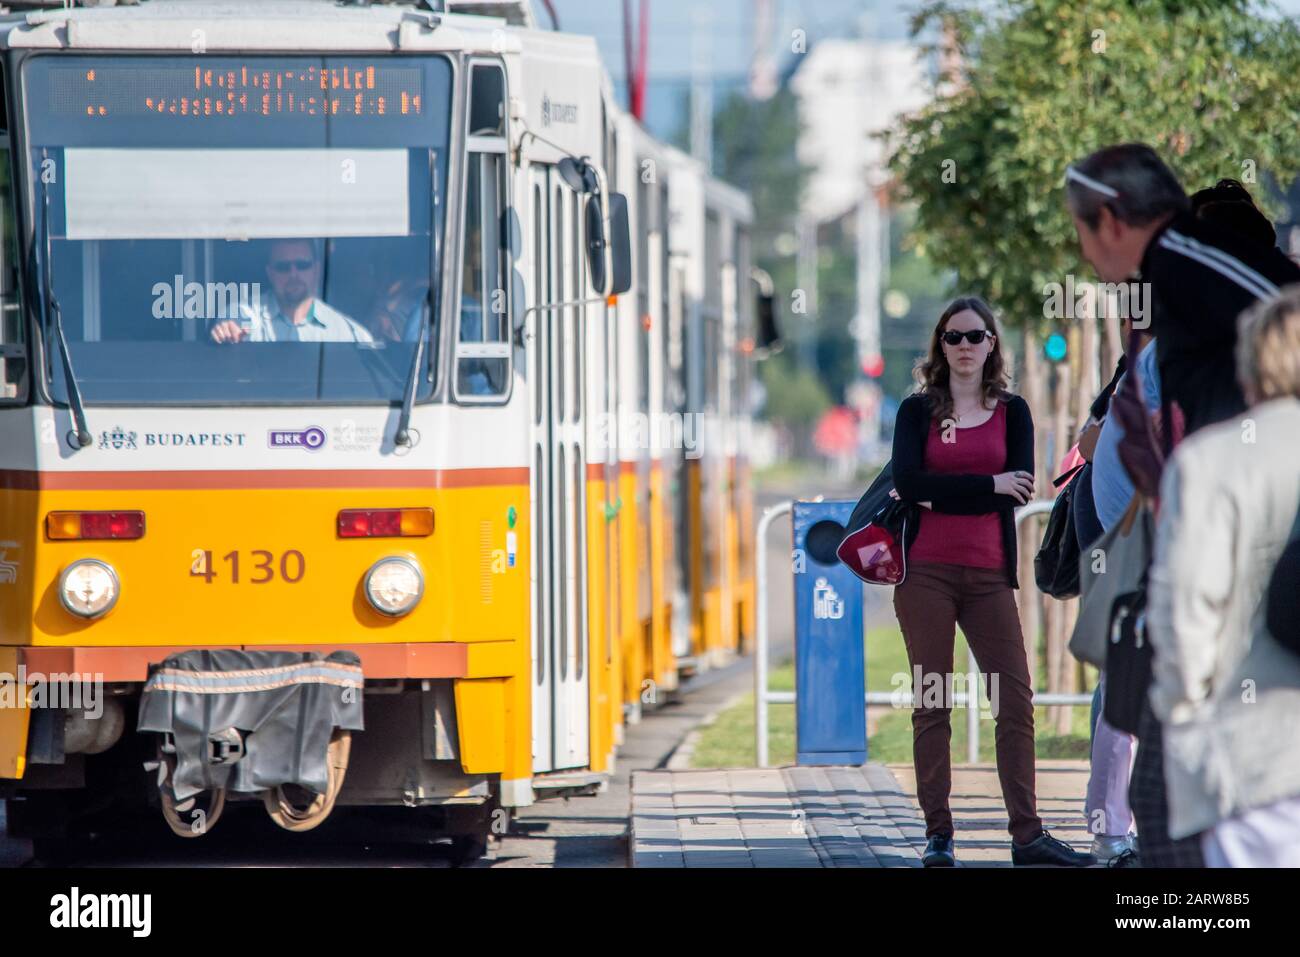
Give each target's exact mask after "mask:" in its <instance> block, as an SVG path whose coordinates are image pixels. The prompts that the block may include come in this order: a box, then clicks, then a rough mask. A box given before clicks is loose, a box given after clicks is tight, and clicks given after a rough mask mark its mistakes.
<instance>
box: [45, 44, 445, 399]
mask: <svg viewBox="0 0 1300 957" xmlns="http://www.w3.org/2000/svg"><path fill="white" fill-rule="evenodd" d="M24 79H25V93H24V97H25V112H26V115H27V129H28V157H29V162H30V183H31V188H32V196H33V200H34V210H33V212H34V217H33V226H34V235H35V243H34V250H33V251H34V256H35V262H36V264H37V268H38V275H39V278H40V281H39V283H38V285H39V287H40V288H39V289H38V290H37V291H36V292H37V298H38V299H39V301H40V303H41V307H42V308H41V315H42V317H43V320H42V321H43V322H44V323H45V329H46V335H45V341H46V343H48V344H49V348H47V349H46V350H45V373H46V381H47V382H48V383H49V386H50V392H51V395H52V397H53V398H54V399H55V400H57V401H61V402H62V401H67V398H68V387H67V382H66V379H65V370H64V368H63V363H62V362H61V361H60V354H59V351H58V348H57V332H58V329H57V326H56V316H58V323H57V324H58V325H61V326H62V332H63V335H64V337H65V339H66V341H67V344H68V351H69V354H70V356H71V359H72V365H73V370H74V375H75V377H76V381H77V384H78V385H79V387H80V390H81V394H82V398H83V400H84V402H85V403H86V404H87V405H94V404H97V403H98V404H220V405H227V404H240V403H253V404H259V403H268V404H274V403H312V402H318V403H368V402H375V403H378V402H393V401H398V400H400V399H401V397H402V395H403V394H404V389H405V386H406V382H407V379H408V377H409V376H410V373H411V365H412V361H413V359H414V351H415V349H416V347H417V344H418V342H419V340H420V337H421V336H423V337H424V341H425V355H426V356H427V357H428V367H427V369H428V372H427V374H422V375H420V377H419V387H420V388H419V392H418V395H419V396H420V397H427V396H428V395H429V394H430V393H431V391H432V389H433V386H434V383H433V381H432V378H433V373H432V370H434V369H436V368H437V349H436V344H437V340H438V336H437V327H438V316H437V303H438V291H439V290H438V275H439V270H438V265H439V262H438V260H439V256H440V248H439V242H438V237H439V236H440V235H441V232H442V218H443V215H444V209H445V205H446V204H445V203H444V202H443V201H442V200H441V197H443V196H445V195H446V180H447V150H448V136H449V121H448V118H449V114H450V102H451V100H450V95H451V67H450V64H449V62H448V61H447V60H446V59H445V58H442V57H425V58H414V57H403V58H396V57H388V58H385V57H369V58H358V57H355V56H348V57H321V56H312V57H305V56H247V57H219V56H210V55H204V56H196V57H162V56H151V57H146V56H125V57H113V58H108V59H106V58H103V57H97V58H90V57H66V56H57V57H56V56H37V57H34V58H32V60H31V61H29V62H28V64H27V65H26V67H25V70H24Z"/></svg>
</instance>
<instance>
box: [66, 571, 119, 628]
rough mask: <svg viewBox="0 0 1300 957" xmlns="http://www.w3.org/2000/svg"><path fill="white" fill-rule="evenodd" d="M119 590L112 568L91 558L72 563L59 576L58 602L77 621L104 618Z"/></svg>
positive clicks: (114, 601) (113, 603)
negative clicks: (77, 619) (76, 618)
mask: <svg viewBox="0 0 1300 957" xmlns="http://www.w3.org/2000/svg"><path fill="white" fill-rule="evenodd" d="M121 590H122V589H121V586H120V585H119V584H118V580H117V572H115V571H113V566H112V565H109V564H107V563H106V562H101V561H98V560H97V559H94V558H87V559H83V560H82V561H79V562H73V563H72V564H71V565H69V566H68V567H67V568H65V569H64V570H63V574H62V575H60V576H59V601H61V602H62V603H63V607H64V608H66V609H68V611H70V612H72V614H74V615H76V616H77V617H78V618H99V617H100V616H102V615H106V614H108V613H109V612H110V611H111V610H112V608H113V606H114V605H115V604H117V596H118V593H119V592H120V591H121Z"/></svg>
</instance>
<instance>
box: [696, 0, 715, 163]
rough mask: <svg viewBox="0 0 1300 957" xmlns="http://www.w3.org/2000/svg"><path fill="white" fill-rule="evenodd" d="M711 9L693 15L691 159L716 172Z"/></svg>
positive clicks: (700, 10) (697, 11)
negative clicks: (711, 64)
mask: <svg viewBox="0 0 1300 957" xmlns="http://www.w3.org/2000/svg"><path fill="white" fill-rule="evenodd" d="M711 21H712V17H711V16H710V13H709V9H708V7H704V6H696V7H695V8H694V9H693V10H692V11H691V155H692V156H694V157H695V158H696V159H697V160H699V161H700V162H701V163H702V164H703V165H704V169H705V171H706V172H709V173H712V172H713V77H712V75H711V74H710V72H709V64H710V62H711V60H712V58H713V51H712V42H711V40H710V31H711V29H712V22H711Z"/></svg>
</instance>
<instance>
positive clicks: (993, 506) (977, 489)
mask: <svg viewBox="0 0 1300 957" xmlns="http://www.w3.org/2000/svg"><path fill="white" fill-rule="evenodd" d="M1006 402H1007V461H1006V464H1005V466H1004V467H1003V469H1002V471H1003V472H1015V471H1024V472H1029V473H1031V474H1032V473H1033V471H1034V419H1033V416H1032V415H1031V414H1030V412H1029V403H1027V402H1026V401H1025V400H1024V399H1022V398H1020V396H1018V395H1013V396H1011V398H1009V399H1008V400H1006ZM930 420H931V416H930V402H929V399H927V398H926V397H925V396H924V395H909V396H908V397H907V398H906V399H904V400H903V401H902V404H901V405H899V407H898V416H897V418H896V419H895V420H894V455H893V459H892V465H893V470H894V488H895V489H897V490H898V497H899V498H900V499H902V500H903V501H904V502H929V503H930V504H931V505H932V506H933V507H934V510H935V511H936V512H947V513H948V514H950V515H985V514H987V513H989V512H997V513H998V515H999V516H1000V517H1001V520H1002V557H1003V568H1004V570H1005V571H1006V576H1007V584H1009V585H1010V586H1011V587H1012V588H1019V587H1020V580H1019V578H1018V577H1017V574H1016V569H1017V565H1018V555H1017V548H1016V513H1015V508H1016V506H1017V505H1019V504H1020V503H1019V502H1017V501H1016V499H1015V498H1014V497H1012V496H1010V495H1001V494H999V493H996V492H994V491H993V476H992V475H944V474H941V473H939V472H929V471H926V469H925V443H926V439H927V438H928V436H929V434H930ZM921 521H925V518H924V516H923V517H922V519H921Z"/></svg>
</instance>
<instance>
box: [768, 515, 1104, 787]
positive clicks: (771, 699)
mask: <svg viewBox="0 0 1300 957" xmlns="http://www.w3.org/2000/svg"><path fill="white" fill-rule="evenodd" d="M1054 504H1055V500H1054V499H1039V500H1037V501H1033V502H1029V503H1028V504H1027V505H1024V506H1022V507H1021V508H1019V509H1017V510H1016V531H1017V532H1019V531H1020V523H1021V522H1022V521H1024V520H1025V519H1026V518H1029V517H1030V516H1033V515H1041V514H1043V513H1044V512H1050V511H1051V510H1052V506H1053V505H1054ZM793 508H794V502H792V501H791V502H781V503H779V504H777V505H772V506H769V507H768V508H766V509H764V510H763V515H762V517H761V518H759V520H758V530H757V533H756V535H755V547H756V548H757V549H758V555H757V556H756V563H757V567H756V569H755V582H754V587H755V590H756V591H757V595H756V596H755V597H756V599H757V601H756V605H757V607H756V608H755V611H756V613H757V614H756V617H757V618H758V621H757V623H756V624H757V635H756V637H755V647H754V737H755V744H756V746H757V747H756V750H757V756H758V766H759V767H760V768H765V767H767V766H768V749H767V729H768V721H767V717H768V705H773V704H794V703H795V698H796V693H795V692H794V691H772V690H770V689H769V688H768V687H767V674H768V672H767V669H768V661H767V649H768V639H767V617H768V615H767V595H768V587H767V584H768V582H767V547H766V542H767V532H768V529H769V528H771V526H772V522H773V521H775V520H776V519H777V518H779V517H780V516H782V515H788V514H790V512H791V511H792V510H793ZM792 546H793V543H792ZM864 637H865V636H864ZM966 669H967V671H966V673H967V674H968V675H978V674H979V665H978V664H977V663H976V661H975V652H974V651H972V650H971V649H970V646H969V645H968V646H967V648H966ZM968 697H971V698H974V700H973V701H968V700H967V699H968ZM952 703H953V706H954V707H958V708H971V709H972V710H974V709H977V708H978V707H979V694H978V692H977V693H976V694H974V695H970V696H968V695H967V694H966V693H965V692H962V693H958V694H954V695H952ZM1091 703H1092V695H1091V694H1060V693H1055V692H1034V704H1035V705H1067V706H1075V705H1085V704H1091ZM873 704H875V705H880V704H887V705H893V706H894V707H911V706H912V704H913V699H912V694H911V693H910V692H904V693H900V692H897V691H868V692H867V693H866V700H865V701H864V706H865V705H873ZM979 753H980V722H979V719H978V718H976V719H975V720H971V718H970V716H967V720H966V760H967V761H968V762H970V763H971V764H974V763H976V762H977V761H978V760H979Z"/></svg>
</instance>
